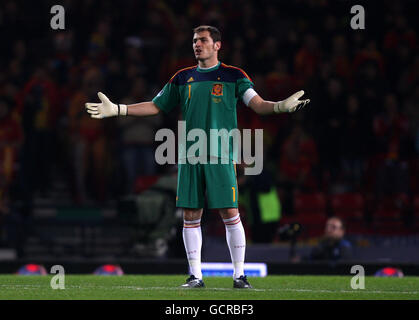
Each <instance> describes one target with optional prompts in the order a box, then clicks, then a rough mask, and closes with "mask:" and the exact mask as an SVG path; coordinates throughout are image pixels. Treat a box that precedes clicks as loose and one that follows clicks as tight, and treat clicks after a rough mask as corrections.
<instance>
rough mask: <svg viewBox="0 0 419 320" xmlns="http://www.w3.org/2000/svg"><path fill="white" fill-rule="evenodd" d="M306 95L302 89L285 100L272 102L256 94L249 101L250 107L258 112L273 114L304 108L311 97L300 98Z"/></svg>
mask: <svg viewBox="0 0 419 320" xmlns="http://www.w3.org/2000/svg"><path fill="white" fill-rule="evenodd" d="M303 95H304V91H303V90H300V91H298V92H296V93H294V94H293V95H292V96H290V97H288V98H287V99H285V100H282V101H277V102H272V101H266V100H264V99H262V97H261V96H259V95H255V96H254V97H253V98H252V99H251V100H250V101H249V104H248V105H249V107H250V108H252V110H253V111H255V112H256V113H258V114H271V113H273V112H275V113H282V112H294V111H298V110H300V109H302V108H303V107H304V106H305V105H306V104H307V103H309V102H310V99H306V100H298V99H299V98H301V97H302V96H303Z"/></svg>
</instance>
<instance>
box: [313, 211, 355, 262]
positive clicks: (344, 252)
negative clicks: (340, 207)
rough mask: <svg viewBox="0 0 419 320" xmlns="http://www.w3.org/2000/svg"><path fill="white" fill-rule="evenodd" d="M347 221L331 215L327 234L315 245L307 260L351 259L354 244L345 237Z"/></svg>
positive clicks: (326, 230)
mask: <svg viewBox="0 0 419 320" xmlns="http://www.w3.org/2000/svg"><path fill="white" fill-rule="evenodd" d="M345 231H346V227H345V223H344V222H343V220H342V219H341V218H339V217H331V218H329V219H328V220H327V222H326V228H325V234H324V236H323V238H322V239H321V240H320V242H319V244H318V245H317V246H316V247H314V248H313V249H312V250H311V252H310V254H309V256H308V257H306V259H305V260H308V261H318V260H328V261H338V260H346V259H350V258H351V256H352V245H351V243H350V242H349V241H348V240H346V239H344V236H345Z"/></svg>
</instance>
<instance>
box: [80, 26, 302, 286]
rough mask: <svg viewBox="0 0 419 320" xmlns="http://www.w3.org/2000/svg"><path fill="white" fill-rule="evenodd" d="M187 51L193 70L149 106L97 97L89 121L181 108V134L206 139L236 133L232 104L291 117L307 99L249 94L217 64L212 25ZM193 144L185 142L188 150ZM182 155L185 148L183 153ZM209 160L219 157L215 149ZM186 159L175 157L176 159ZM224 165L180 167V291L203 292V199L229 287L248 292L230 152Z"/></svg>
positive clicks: (243, 82) (242, 80)
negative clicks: (198, 132)
mask: <svg viewBox="0 0 419 320" xmlns="http://www.w3.org/2000/svg"><path fill="white" fill-rule="evenodd" d="M193 32H194V34H193V44H192V48H193V51H194V54H195V58H196V60H197V62H198V64H197V65H196V66H192V67H188V68H185V69H182V70H180V71H178V72H177V73H175V75H174V76H173V77H172V78H171V79H170V80H169V82H168V83H167V84H166V85H165V86H164V87H163V89H162V90H161V91H160V93H159V94H158V95H157V96H156V97H155V98H154V99H153V100H152V101H148V102H141V103H136V104H131V105H124V104H114V103H112V102H111V101H110V100H109V99H108V98H107V97H106V96H105V95H104V94H103V93H101V92H99V93H98V96H99V99H100V101H101V102H100V103H86V108H87V112H88V113H89V114H90V115H91V117H92V118H95V119H102V118H106V117H113V116H128V115H129V116H140V117H141V116H151V115H156V114H157V113H159V112H160V111H163V112H165V113H168V112H170V111H171V110H172V109H173V108H174V107H176V106H180V108H181V111H182V116H183V119H184V120H185V123H186V132H189V131H190V130H192V129H195V128H198V129H202V130H204V131H205V132H206V133H207V136H209V133H210V129H218V130H221V129H226V130H227V132H231V130H232V129H235V128H237V113H236V104H237V100H238V99H242V100H243V102H244V104H245V105H247V106H248V107H250V108H251V109H253V110H254V111H255V112H256V113H258V114H270V113H274V112H275V113H282V112H294V111H298V110H300V109H301V108H303V107H304V106H305V105H306V104H307V103H308V102H309V101H310V100H299V98H301V97H302V96H303V94H304V91H298V92H297V93H294V94H293V95H292V96H290V97H289V98H287V99H285V100H283V101H277V102H271V101H266V100H264V99H262V98H261V97H260V96H259V95H258V94H257V93H256V92H255V90H254V89H253V83H252V80H251V79H250V78H249V77H248V75H247V74H246V73H245V72H244V71H243V70H242V69H240V68H237V67H233V66H229V65H226V64H224V63H221V62H220V61H219V60H218V51H219V50H220V49H221V34H220V32H219V31H218V29H217V28H215V27H212V26H199V27H197V28H195V29H194V30H193ZM188 143H189V145H192V143H193V142H191V141H187V147H188V146H189V145H188ZM186 150H187V149H186ZM212 150H213V149H211V151H210V155H209V156H210V157H212V158H216V159H217V158H218V159H219V158H221V153H220V152H219V150H220V148H218V149H216V150H217V151H216V152H215V153H214V154H212V152H213V151H212ZM181 156H182V157H186V156H185V155H179V159H178V160H180V159H181ZM228 157H229V161H228V163H227V164H225V163H220V161H218V162H217V163H213V161H211V162H209V163H196V164H192V163H188V161H189V160H192V159H190V158H189V157H187V159H188V161H186V162H182V163H180V162H179V167H178V186H177V197H176V206H177V207H179V208H183V218H184V225H183V242H184V245H185V250H186V256H187V259H188V263H189V268H190V276H189V277H188V279H187V280H186V283H185V284H183V285H182V287H186V288H199V287H204V286H205V285H204V282H203V279H202V271H201V246H202V233H201V216H202V212H203V207H204V202H205V195H206V196H207V201H208V208H209V209H217V210H218V212H219V214H220V216H221V218H222V219H223V222H224V224H225V229H226V240H227V245H228V248H229V251H230V255H231V260H232V263H233V267H234V273H233V287H234V288H251V285H250V284H249V282H248V280H247V277H246V275H245V274H244V260H245V250H246V237H245V232H244V229H243V225H242V223H241V220H240V213H239V211H238V203H237V199H238V188H237V178H236V167H235V162H234V157H233V152H232V150H229V155H228Z"/></svg>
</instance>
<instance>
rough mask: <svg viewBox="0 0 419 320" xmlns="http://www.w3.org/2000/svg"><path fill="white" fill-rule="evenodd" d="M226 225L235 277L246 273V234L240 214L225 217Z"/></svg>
mask: <svg viewBox="0 0 419 320" xmlns="http://www.w3.org/2000/svg"><path fill="white" fill-rule="evenodd" d="M223 222H224V225H225V227H226V239H227V245H228V248H229V250H230V256H231V262H232V263H233V267H234V274H233V278H234V279H237V278H239V277H240V276H243V275H244V255H245V252H246V235H245V234H244V228H243V224H242V222H241V220H240V214H238V215H237V216H235V217H233V218H230V219H223Z"/></svg>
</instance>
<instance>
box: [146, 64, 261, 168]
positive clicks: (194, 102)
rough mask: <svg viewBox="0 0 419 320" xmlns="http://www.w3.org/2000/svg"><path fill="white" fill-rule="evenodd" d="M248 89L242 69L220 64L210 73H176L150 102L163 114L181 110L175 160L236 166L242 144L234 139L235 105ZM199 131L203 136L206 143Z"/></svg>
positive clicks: (194, 70)
mask: <svg viewBox="0 0 419 320" xmlns="http://www.w3.org/2000/svg"><path fill="white" fill-rule="evenodd" d="M250 88H253V82H252V80H251V79H250V78H249V76H248V75H247V74H246V73H245V72H244V71H243V70H242V69H240V68H236V67H233V66H228V65H226V64H224V63H221V62H219V63H218V64H217V65H216V66H214V67H212V68H209V69H201V68H199V67H198V66H193V67H189V68H185V69H182V70H180V71H178V72H177V73H175V75H174V76H173V77H172V78H171V79H170V81H169V82H168V83H167V84H166V85H165V86H164V88H163V89H162V90H161V91H160V92H159V94H158V95H157V96H156V97H155V98H154V99H153V102H154V103H155V104H156V105H157V107H158V108H159V109H161V110H163V111H164V112H166V113H168V112H169V111H170V110H172V109H173V108H174V107H176V106H180V107H181V110H182V116H183V120H184V121H185V123H184V125H185V134H186V136H185V139H178V140H179V143H180V144H179V146H178V148H179V154H178V156H179V158H178V159H179V160H184V159H186V158H188V159H191V158H195V157H203V156H207V157H208V156H209V157H215V158H219V159H227V160H228V161H230V160H233V161H236V162H237V159H238V152H240V150H239V149H238V148H236V147H237V143H241V140H240V142H239V141H237V140H236V138H237V136H236V138H234V137H233V136H234V135H233V133H234V132H235V133H237V132H238V130H237V111H236V105H237V100H238V99H242V98H243V94H244V93H245V92H246V90H248V89H250ZM192 129H201V130H194V131H192V132H191V130H192ZM211 129H213V130H211ZM198 131H199V132H201V133H202V132H205V134H206V139H203V138H202V137H201V136H200V135H199V134H196V133H197V132H198ZM178 134H182V133H181V132H178ZM238 138H240V137H238ZM184 143H186V144H184ZM233 143H234V147H233ZM191 151H192V152H191Z"/></svg>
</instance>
